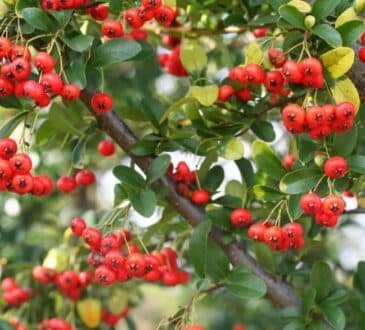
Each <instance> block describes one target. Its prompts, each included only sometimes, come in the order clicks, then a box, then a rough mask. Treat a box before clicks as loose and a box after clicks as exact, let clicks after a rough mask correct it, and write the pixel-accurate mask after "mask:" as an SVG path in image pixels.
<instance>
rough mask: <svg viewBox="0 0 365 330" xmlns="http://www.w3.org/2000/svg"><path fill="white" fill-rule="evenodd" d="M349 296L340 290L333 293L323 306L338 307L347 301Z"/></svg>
mask: <svg viewBox="0 0 365 330" xmlns="http://www.w3.org/2000/svg"><path fill="white" fill-rule="evenodd" d="M347 297H348V294H347V292H346V291H345V290H342V289H338V290H335V291H333V292H331V294H330V295H328V296H327V298H326V299H324V300H323V301H322V303H321V306H326V307H329V306H337V305H340V304H342V303H343V302H344V301H346V300H347Z"/></svg>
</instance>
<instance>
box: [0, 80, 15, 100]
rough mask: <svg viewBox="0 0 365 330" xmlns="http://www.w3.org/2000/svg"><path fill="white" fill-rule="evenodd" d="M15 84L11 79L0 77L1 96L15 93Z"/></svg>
mask: <svg viewBox="0 0 365 330" xmlns="http://www.w3.org/2000/svg"><path fill="white" fill-rule="evenodd" d="M13 91H14V86H13V84H12V83H11V81H10V80H8V79H4V78H0V97H7V96H10V95H11V94H13Z"/></svg>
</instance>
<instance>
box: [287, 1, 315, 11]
mask: <svg viewBox="0 0 365 330" xmlns="http://www.w3.org/2000/svg"><path fill="white" fill-rule="evenodd" d="M288 5H290V6H293V7H295V8H297V9H298V10H299V11H300V12H302V13H304V14H307V13H310V12H311V10H312V7H311V5H310V4H309V3H307V2H305V1H302V0H292V1H290V2H289V3H288Z"/></svg>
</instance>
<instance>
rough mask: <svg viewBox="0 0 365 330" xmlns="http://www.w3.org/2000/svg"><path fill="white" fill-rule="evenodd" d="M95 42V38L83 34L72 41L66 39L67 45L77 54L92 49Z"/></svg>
mask: <svg viewBox="0 0 365 330" xmlns="http://www.w3.org/2000/svg"><path fill="white" fill-rule="evenodd" d="M93 40H94V38H93V37H91V36H86V35H82V34H81V35H78V36H76V37H73V38H72V39H65V43H66V45H67V46H68V47H70V48H71V49H72V50H74V51H75V52H79V53H82V52H85V51H86V50H88V49H90V47H91V44H92V43H93Z"/></svg>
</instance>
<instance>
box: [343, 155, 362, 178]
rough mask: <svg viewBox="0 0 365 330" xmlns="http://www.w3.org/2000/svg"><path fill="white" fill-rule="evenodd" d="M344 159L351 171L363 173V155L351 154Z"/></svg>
mask: <svg viewBox="0 0 365 330" xmlns="http://www.w3.org/2000/svg"><path fill="white" fill-rule="evenodd" d="M346 160H347V164H348V166H349V168H350V170H351V171H353V172H356V173H360V174H365V155H353V156H350V157H348V158H347V159H346Z"/></svg>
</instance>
